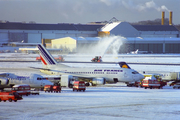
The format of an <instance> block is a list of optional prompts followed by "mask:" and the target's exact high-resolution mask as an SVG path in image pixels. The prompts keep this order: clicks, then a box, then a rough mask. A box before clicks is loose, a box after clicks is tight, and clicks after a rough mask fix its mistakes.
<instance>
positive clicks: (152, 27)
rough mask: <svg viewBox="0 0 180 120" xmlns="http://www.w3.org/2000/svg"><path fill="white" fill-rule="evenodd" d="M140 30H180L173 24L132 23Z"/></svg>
mask: <svg viewBox="0 0 180 120" xmlns="http://www.w3.org/2000/svg"><path fill="white" fill-rule="evenodd" d="M132 26H133V27H134V28H135V29H136V30H138V31H179V30H178V29H177V28H176V27H174V26H173V25H132Z"/></svg>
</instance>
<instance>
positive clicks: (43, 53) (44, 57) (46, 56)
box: [37, 44, 57, 65]
mask: <svg viewBox="0 0 180 120" xmlns="http://www.w3.org/2000/svg"><path fill="white" fill-rule="evenodd" d="M37 47H38V49H39V54H40V58H41V61H42V63H43V64H44V65H55V64H57V62H56V60H55V59H54V58H53V57H52V55H51V54H50V53H49V52H48V51H47V50H46V48H45V47H44V46H43V45H42V44H38V45H37Z"/></svg>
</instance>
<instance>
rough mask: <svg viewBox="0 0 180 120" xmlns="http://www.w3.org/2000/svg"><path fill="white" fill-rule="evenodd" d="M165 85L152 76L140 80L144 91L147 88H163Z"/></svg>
mask: <svg viewBox="0 0 180 120" xmlns="http://www.w3.org/2000/svg"><path fill="white" fill-rule="evenodd" d="M165 85H166V82H163V81H161V80H160V79H157V78H156V77H154V76H151V77H145V78H144V79H143V80H142V85H141V86H142V87H144V88H145V89H147V88H150V89H152V88H158V89H160V88H162V87H163V86H165Z"/></svg>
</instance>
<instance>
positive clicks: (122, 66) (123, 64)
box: [119, 62, 131, 69]
mask: <svg viewBox="0 0 180 120" xmlns="http://www.w3.org/2000/svg"><path fill="white" fill-rule="evenodd" d="M119 66H120V67H121V68H128V69H131V68H130V67H129V65H128V64H127V63H126V62H119Z"/></svg>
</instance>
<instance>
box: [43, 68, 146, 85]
mask: <svg viewBox="0 0 180 120" xmlns="http://www.w3.org/2000/svg"><path fill="white" fill-rule="evenodd" d="M49 68H52V69H53V70H54V71H49V72H48V71H44V72H43V70H41V72H43V73H46V74H51V75H53V74H54V75H64V74H66V75H72V76H77V77H88V78H105V79H106V81H107V82H132V81H138V80H140V79H141V78H142V79H143V77H144V76H142V75H141V74H139V73H138V72H137V71H135V70H133V69H127V68H115V67H114V68H111V67H107V68H105V67H103V68H102V67H96V68H93V67H88V68H85V67H83V68H80V67H75V68H73V67H64V68H62V67H58V65H57V66H54V65H52V66H49ZM56 70H57V72H56ZM58 71H61V72H58Z"/></svg>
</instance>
